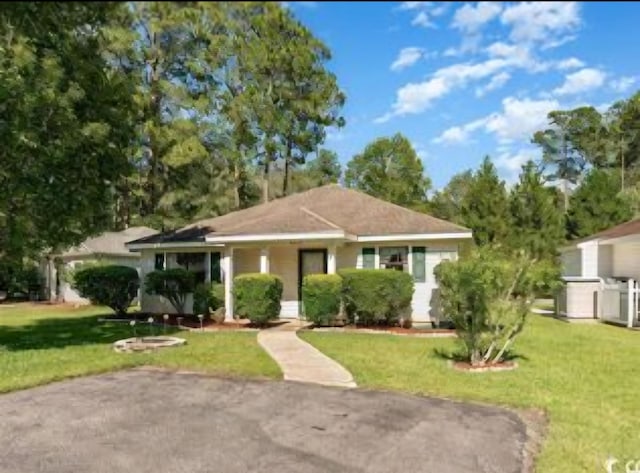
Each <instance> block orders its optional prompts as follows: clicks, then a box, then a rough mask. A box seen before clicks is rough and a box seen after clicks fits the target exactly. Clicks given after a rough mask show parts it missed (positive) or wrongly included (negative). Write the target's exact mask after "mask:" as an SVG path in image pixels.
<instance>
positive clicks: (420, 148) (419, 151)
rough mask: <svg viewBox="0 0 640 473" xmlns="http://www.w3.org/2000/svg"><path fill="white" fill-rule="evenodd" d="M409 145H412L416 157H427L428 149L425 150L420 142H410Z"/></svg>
mask: <svg viewBox="0 0 640 473" xmlns="http://www.w3.org/2000/svg"><path fill="white" fill-rule="evenodd" d="M411 146H412V147H413V149H414V151H415V152H416V155H417V156H418V158H420V159H421V160H423V161H424V160H425V159H427V158H428V157H429V151H427V149H426V148H425V147H424V146H422V144H421V143H418V142H415V141H414V142H412V143H411Z"/></svg>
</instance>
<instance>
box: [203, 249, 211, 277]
mask: <svg viewBox="0 0 640 473" xmlns="http://www.w3.org/2000/svg"><path fill="white" fill-rule="evenodd" d="M204 281H205V282H206V283H210V282H211V252H210V251H207V252H206V253H205V254H204Z"/></svg>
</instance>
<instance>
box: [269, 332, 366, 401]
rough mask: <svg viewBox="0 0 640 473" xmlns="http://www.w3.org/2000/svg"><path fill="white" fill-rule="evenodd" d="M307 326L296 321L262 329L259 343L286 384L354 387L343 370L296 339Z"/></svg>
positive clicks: (314, 348)
mask: <svg viewBox="0 0 640 473" xmlns="http://www.w3.org/2000/svg"><path fill="white" fill-rule="evenodd" d="M308 325H309V324H305V323H304V322H301V321H297V320H295V321H290V322H287V323H284V324H282V325H279V326H276V327H272V328H269V329H265V330H261V331H260V332H259V333H258V343H259V344H260V346H261V347H262V348H263V349H264V350H265V351H266V352H267V353H268V354H269V356H270V357H271V358H273V360H274V361H275V362H276V363H277V365H278V366H279V367H280V369H281V370H282V373H283V377H284V380H285V381H296V382H302V383H313V384H320V385H323V386H333V387H341V388H356V387H357V384H356V382H355V381H354V379H353V375H352V374H351V373H350V372H349V371H348V370H347V369H346V368H344V367H343V366H342V365H341V364H339V363H338V362H337V361H335V360H334V359H332V358H329V357H328V356H327V355H325V354H324V353H322V352H321V351H320V350H318V349H317V348H316V347H314V346H313V345H311V344H310V343H307V342H306V341H304V340H302V339H301V338H300V337H298V335H297V333H296V332H297V331H298V330H300V329H302V328H305V327H307V326H308Z"/></svg>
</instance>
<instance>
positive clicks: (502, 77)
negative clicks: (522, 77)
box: [476, 71, 511, 97]
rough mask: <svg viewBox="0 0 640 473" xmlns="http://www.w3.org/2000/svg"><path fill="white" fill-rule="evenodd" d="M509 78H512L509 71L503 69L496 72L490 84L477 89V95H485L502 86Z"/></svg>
mask: <svg viewBox="0 0 640 473" xmlns="http://www.w3.org/2000/svg"><path fill="white" fill-rule="evenodd" d="M509 79H511V74H509V73H508V72H504V71H503V72H500V73H498V74H496V75H495V76H493V77H492V78H491V80H490V81H489V83H488V84H486V85H484V86H482V87H478V88H477V89H476V97H483V96H484V95H485V94H486V93H487V92H491V91H492V90H497V89H499V88H501V87H502V86H504V85H505V84H506V83H507V82H508V81H509Z"/></svg>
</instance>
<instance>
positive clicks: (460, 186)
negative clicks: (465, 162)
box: [429, 169, 473, 224]
mask: <svg viewBox="0 0 640 473" xmlns="http://www.w3.org/2000/svg"><path fill="white" fill-rule="evenodd" d="M472 180H473V172H472V171H471V170H470V169H469V170H466V171H464V172H461V173H458V174H455V175H454V176H453V177H452V178H451V180H449V183H448V184H447V185H446V186H445V187H444V188H443V189H442V190H440V191H437V192H436V193H435V194H434V195H433V197H432V198H431V199H430V201H429V211H430V212H431V214H432V215H434V216H435V217H438V218H442V219H444V220H449V221H451V222H455V223H459V224H462V223H463V222H462V201H463V199H464V196H465V195H466V193H467V192H468V190H469V187H470V185H471V182H472Z"/></svg>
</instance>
